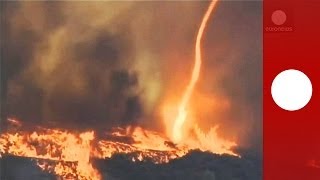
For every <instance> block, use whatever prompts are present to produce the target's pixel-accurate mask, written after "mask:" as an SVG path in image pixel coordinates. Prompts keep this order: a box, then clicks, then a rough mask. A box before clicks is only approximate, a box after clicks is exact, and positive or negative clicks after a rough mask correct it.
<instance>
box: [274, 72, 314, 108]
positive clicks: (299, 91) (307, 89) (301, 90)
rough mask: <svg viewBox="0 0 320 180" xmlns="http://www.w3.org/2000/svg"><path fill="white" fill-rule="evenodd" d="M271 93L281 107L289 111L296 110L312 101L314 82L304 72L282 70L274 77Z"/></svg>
mask: <svg viewBox="0 0 320 180" xmlns="http://www.w3.org/2000/svg"><path fill="white" fill-rule="evenodd" d="M271 94H272V98H273V100H274V102H275V103H276V104H277V105H278V106H279V107H281V108H282V109H285V110H288V111H296V110H299V109H301V108H303V107H304V106H305V105H307V104H308V102H309V101H310V99H311V96H312V84H311V81H310V79H309V78H308V77H307V76H306V75H305V74H304V73H303V72H301V71H298V70H294V69H289V70H285V71H282V72H281V73H279V74H278V75H277V76H276V77H275V78H274V80H273V82H272V85H271Z"/></svg>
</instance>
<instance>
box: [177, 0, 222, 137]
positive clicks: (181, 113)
mask: <svg viewBox="0 0 320 180" xmlns="http://www.w3.org/2000/svg"><path fill="white" fill-rule="evenodd" d="M216 4H217V0H213V1H211V3H210V5H209V7H208V9H207V11H206V13H205V14H204V16H203V19H202V22H201V25H200V28H199V31H198V34H197V39H196V45H195V63H194V67H193V70H192V75H191V79H190V82H189V84H188V86H187V87H186V90H185V91H184V94H183V96H182V100H181V102H180V105H179V107H178V115H177V117H176V119H175V122H174V125H173V141H174V142H180V141H181V139H182V131H181V130H182V126H183V124H184V122H185V121H186V117H187V110H186V109H187V105H188V102H189V100H190V97H191V95H192V92H193V90H194V87H195V85H196V83H197V81H198V79H199V74H200V70H201V61H202V59H201V39H202V35H203V32H204V30H205V28H206V26H207V23H208V19H209V18H210V15H211V14H212V11H213V9H214V8H215V6H216Z"/></svg>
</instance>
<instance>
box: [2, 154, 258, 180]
mask: <svg viewBox="0 0 320 180" xmlns="http://www.w3.org/2000/svg"><path fill="white" fill-rule="evenodd" d="M0 162H1V180H38V179H39V180H54V179H56V178H55V176H54V175H52V174H49V173H45V172H42V171H41V170H39V168H38V167H37V166H36V165H35V163H34V162H33V161H32V160H30V159H28V158H21V157H12V156H6V157H3V158H2V159H0ZM261 164H262V163H261V160H260V159H258V158H257V157H254V156H252V155H251V156H250V155H246V156H242V158H237V157H232V156H228V155H223V156H220V155H215V154H211V153H205V152H198V151H194V152H191V153H189V154H188V155H186V156H184V157H182V158H180V159H176V160H172V161H171V162H170V163H167V164H154V163H152V162H148V161H145V162H132V161H130V155H116V156H114V157H112V158H111V159H106V160H96V162H95V165H96V167H97V168H98V169H99V170H100V172H101V174H102V176H103V178H104V179H106V180H261V179H262V170H261V168H262V167H261Z"/></svg>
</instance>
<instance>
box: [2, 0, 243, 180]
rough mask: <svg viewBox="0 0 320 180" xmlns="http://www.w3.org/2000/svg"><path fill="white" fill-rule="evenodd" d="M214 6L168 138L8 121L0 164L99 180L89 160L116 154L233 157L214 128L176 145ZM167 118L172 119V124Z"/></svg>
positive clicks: (139, 131)
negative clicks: (16, 159) (29, 163)
mask: <svg viewBox="0 0 320 180" xmlns="http://www.w3.org/2000/svg"><path fill="white" fill-rule="evenodd" d="M216 3H217V0H213V1H212V2H211V3H210V5H209V7H208V9H207V11H206V13H205V14H204V17H203V19H202V21H201V24H200V27H199V30H198V33H197V37H196V43H195V64H194V67H193V70H192V74H191V79H190V82H189V84H188V85H187V87H186V89H185V91H184V94H183V96H182V99H181V102H180V103H179V106H178V114H177V116H171V114H170V118H167V119H169V120H170V128H167V129H168V131H169V132H170V133H171V132H172V130H173V133H172V135H171V134H170V135H168V134H164V133H163V132H156V131H151V130H149V129H146V127H142V126H138V125H132V126H130V125H127V126H121V127H112V128H111V129H109V128H108V129H106V131H105V129H101V130H90V131H85V132H79V130H77V129H64V128H57V127H52V126H51V125H49V127H47V126H46V125H44V126H35V127H32V128H31V127H29V126H30V125H28V124H27V125H26V126H25V124H23V123H22V122H20V121H19V120H18V119H16V118H8V119H7V120H8V122H7V123H6V125H7V128H6V130H4V131H1V132H0V159H2V158H5V157H6V156H8V157H10V156H20V157H27V158H31V159H34V160H35V162H36V164H37V165H38V166H39V167H40V169H42V170H44V171H46V172H49V173H52V174H54V175H56V176H57V178H61V179H78V180H101V179H103V174H100V172H99V170H98V167H96V164H95V163H94V162H95V160H101V159H103V160H104V159H110V158H112V157H113V156H115V155H117V154H126V157H128V158H129V159H131V160H132V161H133V162H140V161H151V162H153V163H155V164H158V163H168V162H170V161H171V160H173V159H177V158H181V157H183V156H185V155H187V154H188V153H189V152H190V151H193V150H200V151H207V152H211V153H214V154H229V155H233V156H238V157H239V155H238V154H236V153H235V152H234V151H233V150H232V148H233V147H235V146H237V144H236V142H234V141H231V140H228V139H225V138H222V137H219V136H218V133H217V131H216V130H217V126H214V127H211V128H210V130H209V131H208V132H203V131H202V130H201V129H200V127H198V126H194V129H193V130H194V134H193V137H191V136H190V137H188V138H186V139H183V141H182V138H183V136H182V130H183V125H184V123H185V121H186V117H187V114H188V109H187V108H188V104H189V101H190V97H191V95H192V94H193V90H194V88H195V85H196V83H197V81H198V79H199V74H200V70H201V62H202V59H201V39H202V36H203V33H204V30H205V28H206V26H207V23H208V20H209V18H210V16H211V14H212V11H213V9H214V8H215V6H216ZM63 43H65V42H64V41H63V42H62V43H61V44H63ZM53 49H55V48H53ZM168 104H170V103H168ZM172 117H174V118H175V121H174V122H173V123H172V121H171V118H172ZM172 125H173V126H172ZM172 128H173V129H172ZM171 136H172V137H171ZM169 137H170V138H169Z"/></svg>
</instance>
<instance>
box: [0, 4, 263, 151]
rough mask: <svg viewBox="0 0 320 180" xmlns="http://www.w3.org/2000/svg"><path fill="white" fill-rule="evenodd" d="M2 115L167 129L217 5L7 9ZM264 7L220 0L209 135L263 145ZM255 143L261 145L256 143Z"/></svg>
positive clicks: (207, 67) (204, 110) (207, 76)
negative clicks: (206, 15) (201, 31)
mask: <svg viewBox="0 0 320 180" xmlns="http://www.w3.org/2000/svg"><path fill="white" fill-rule="evenodd" d="M1 5H2V6H1V18H2V19H1V39H2V40H1V90H2V91H1V98H2V101H1V102H2V112H3V114H2V117H6V116H11V117H12V116H13V117H17V118H19V119H21V120H22V121H25V122H33V123H46V124H59V125H61V124H63V125H64V126H71V127H72V128H74V127H75V126H77V127H79V128H80V127H83V128H108V127H113V126H116V125H127V124H139V125H144V126H148V127H153V128H154V127H157V128H159V127H161V125H162V119H161V112H159V111H160V109H161V105H162V104H163V103H164V102H165V101H166V100H167V97H168V96H170V98H171V97H173V98H176V99H179V98H180V96H181V92H182V91H183V89H184V87H185V85H186V83H187V82H188V80H189V77H190V72H191V68H192V65H193V58H194V57H193V56H194V41H195V35H196V32H197V29H198V26H199V23H200V21H201V18H202V15H203V12H204V11H205V9H206V8H207V5H208V2H1ZM261 14H262V12H261V2H253V1H248V2H227V1H224V2H220V3H219V4H218V7H217V9H216V12H215V13H214V15H213V17H212V21H211V22H210V23H209V26H208V29H207V30H206V32H205V35H204V40H203V60H204V62H203V66H202V73H201V76H200V81H199V84H198V85H197V90H196V92H195V96H194V98H193V104H201V106H198V107H195V108H198V110H197V112H199V113H198V114H196V116H197V118H199V119H201V122H203V123H202V124H200V125H201V126H203V127H209V126H208V125H210V126H213V125H215V124H219V126H220V131H219V133H220V134H221V135H223V136H226V137H237V138H238V141H239V142H240V145H243V146H254V147H255V148H257V147H258V149H259V148H260V145H261V122H262V119H261V114H262V112H261V105H262V101H261V95H262V89H261V88H262V82H261V81H262V77H261V76H262V67H261V63H262V55H261V53H262V50H261V22H262V17H261ZM252 137H254V138H252Z"/></svg>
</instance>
